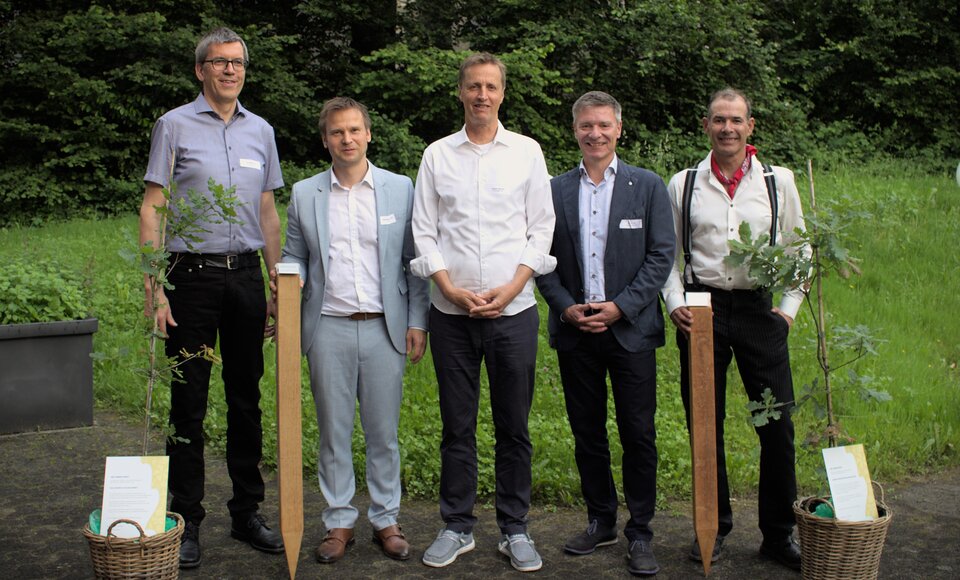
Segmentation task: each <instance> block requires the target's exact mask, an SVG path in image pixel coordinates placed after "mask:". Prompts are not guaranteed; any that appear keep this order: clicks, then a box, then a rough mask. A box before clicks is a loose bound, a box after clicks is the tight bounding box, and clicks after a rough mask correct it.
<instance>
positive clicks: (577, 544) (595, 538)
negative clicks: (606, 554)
mask: <svg viewBox="0 0 960 580" xmlns="http://www.w3.org/2000/svg"><path fill="white" fill-rule="evenodd" d="M616 543H617V530H616V528H608V527H606V526H602V525H600V522H599V521H597V520H590V525H588V526H587V529H586V530H584V531H582V532H580V533H579V534H577V535H576V536H574V537H572V538H570V539H569V540H567V543H566V544H564V545H563V551H564V552H566V553H568V554H573V555H575V556H583V555H585V554H591V553H593V551H594V550H596V549H597V548H599V547H600V546H612V545H613V544H616Z"/></svg>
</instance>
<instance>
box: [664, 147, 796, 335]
mask: <svg viewBox="0 0 960 580" xmlns="http://www.w3.org/2000/svg"><path fill="white" fill-rule="evenodd" d="M711 155H713V152H712V151H711V152H710V153H709V154H708V155H707V157H706V159H704V160H703V161H701V162H700V164H699V165H698V166H697V177H696V181H695V182H694V197H693V199H692V202H691V205H690V223H691V235H690V240H691V258H690V266H691V268H692V269H693V271H694V272H695V273H696V275H697V278H698V279H699V281H700V283H701V284H705V285H707V286H711V287H713V288H719V289H721V290H750V289H754V288H756V284H755V282H754V280H752V279H751V278H750V276H749V275H748V272H747V269H746V268H745V267H733V266H731V265H729V264H727V263H726V262H724V258H725V257H727V256H728V255H729V254H730V247H729V245H728V242H729V241H730V240H738V239H740V224H741V223H742V222H747V223H749V224H750V229H751V230H752V231H753V235H754V236H758V235H760V234H762V233H763V232H767V233H769V232H770V219H771V217H772V215H773V214H772V213H771V210H770V198H769V196H768V195H767V184H766V182H765V181H764V179H763V165H762V164H761V162H760V160H759V159H758V158H757V157H754V158H753V160H752V162H751V163H750V169H749V170H748V171H747V173H746V175H744V176H743V180H742V181H741V182H740V185H739V186H737V190H736V192H735V193H734V196H733V198H732V199H731V198H730V196H729V195H727V192H726V190H725V189H724V187H723V185H721V183H720V181H719V180H718V179H717V177H716V176H715V175H714V174H713V171H711V170H710V156H711ZM773 172H774V175H775V176H776V182H777V205H778V210H777V214H778V224H777V242H778V243H783V240H784V237H785V236H786V237H787V239H788V240H789V236H794V235H795V234H794V231H795V230H796V229H797V228H800V229H801V230H803V229H805V228H804V224H803V208H802V206H801V205H800V194H799V193H798V192H797V185H796V183H795V182H794V178H793V172H792V171H790V170H789V169H786V168H783V167H776V166H774V167H773ZM686 175H687V172H686V171H681V172H679V173H677V174H676V175H674V176H673V178H672V179H671V180H670V184H669V185H668V186H667V192H668V193H669V194H670V201H671V203H672V204H673V216H674V226H675V228H676V229H675V231H676V232H677V259H676V261H675V264H674V268H673V269H672V270H671V271H670V277H669V278H667V283H666V285H664V287H663V300H664V302H665V303H666V306H667V312H673V311H674V310H676V309H677V308H678V307H680V306H685V305H686V301H685V299H684V290H683V279H682V276H683V267H684V263H683V246H682V244H683V240H682V235H681V232H683V224H682V219H683V212H682V211H681V204H682V203H683V185H684V180H685V179H686ZM801 251H802V252H804V253H807V254H808V255H809V252H810V248H809V247H808V246H804V247H803V248H802V249H801ZM688 277H689V274H688ZM688 281H689V280H688ZM802 303H803V291H802V290H801V289H799V288H794V289H792V290H789V291H787V292H784V293H783V296H782V297H781V300H780V306H779V307H780V310H781V311H782V312H783V313H784V314H786V315H787V316H789V317H791V318H796V316H797V311H799V310H800V305H801V304H802Z"/></svg>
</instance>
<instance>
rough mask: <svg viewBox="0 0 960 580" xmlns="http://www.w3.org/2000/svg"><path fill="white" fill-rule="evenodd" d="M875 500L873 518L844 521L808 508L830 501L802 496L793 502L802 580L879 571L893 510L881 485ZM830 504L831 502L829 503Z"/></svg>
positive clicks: (861, 575)
mask: <svg viewBox="0 0 960 580" xmlns="http://www.w3.org/2000/svg"><path fill="white" fill-rule="evenodd" d="M876 485H877V487H878V488H879V489H880V499H879V500H877V512H878V513H879V516H880V517H878V518H877V519H875V520H872V521H868V522H844V521H839V520H836V519H834V518H821V517H819V516H816V515H814V514H813V513H812V512H813V510H814V509H816V507H817V505H818V504H821V503H826V504H829V503H830V502H829V501H828V500H826V499H823V498H819V497H806V498H803V499H799V500H797V501H796V502H794V504H793V513H794V515H795V516H796V518H797V529H798V530H799V532H800V549H801V574H802V576H803V578H805V579H806V580H828V579H830V580H837V579H844V580H846V579H850V578H856V579H861V578H864V579H869V578H876V577H877V574H878V572H879V571H880V554H881V552H883V542H884V540H885V539H886V537H887V528H888V527H889V526H890V519H891V518H892V517H893V512H891V511H890V508H888V507H887V506H886V504H884V501H883V488H882V487H880V486H879V484H876ZM830 507H831V508H832V507H833V506H832V505H831V506H830Z"/></svg>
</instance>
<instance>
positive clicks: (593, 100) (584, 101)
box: [573, 91, 622, 124]
mask: <svg viewBox="0 0 960 580" xmlns="http://www.w3.org/2000/svg"><path fill="white" fill-rule="evenodd" d="M587 107H610V108H611V109H613V115H614V116H615V117H616V118H617V122H618V123H620V122H621V116H622V115H621V113H622V110H621V109H620V103H618V102H617V100H616V99H614V98H613V97H612V96H610V95H608V94H607V93H605V92H603V91H590V92H589V93H584V94H583V95H581V96H580V98H579V99H577V102H575V103H574V104H573V122H574V124H576V122H577V115H579V114H580V111H582V110H584V109H586V108H587Z"/></svg>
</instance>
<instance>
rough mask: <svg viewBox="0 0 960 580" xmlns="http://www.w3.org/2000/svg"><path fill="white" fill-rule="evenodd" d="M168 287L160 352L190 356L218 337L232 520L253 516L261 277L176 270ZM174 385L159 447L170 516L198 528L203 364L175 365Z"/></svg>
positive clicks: (259, 492)
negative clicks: (166, 467) (168, 320)
mask: <svg viewBox="0 0 960 580" xmlns="http://www.w3.org/2000/svg"><path fill="white" fill-rule="evenodd" d="M169 278H170V282H171V283H172V284H173V285H174V286H175V287H176V288H175V289H173V290H167V291H166V295H167V299H168V300H169V301H170V307H171V309H172V313H173V318H174V320H176V322H177V326H175V327H169V326H168V327H167V330H168V334H169V338H168V339H167V341H166V353H167V356H168V357H170V358H178V359H179V358H182V357H180V351H181V349H186V351H187V352H190V353H193V352H197V351H198V350H199V349H200V347H201V346H202V345H206V346H209V347H211V348H212V347H213V346H214V345H215V344H216V341H217V337H218V335H219V338H220V354H221V356H222V358H223V372H222V376H223V383H224V389H225V397H226V402H227V470H228V472H229V474H230V479H231V480H232V482H233V497H232V499H230V501H228V502H227V508H228V509H229V510H230V514H231V515H232V516H243V515H246V514H249V513H252V512H254V511H256V510H257V507H258V504H259V503H260V502H262V501H263V491H264V486H263V478H262V477H261V475H260V468H259V464H260V458H261V455H262V439H263V434H262V431H261V425H260V377H262V376H263V325H264V322H265V320H266V299H265V297H264V286H263V274H262V273H261V271H260V267H259V264H258V265H257V267H249V268H242V269H239V270H227V269H225V268H212V267H208V266H203V267H200V266H195V265H191V266H186V265H178V266H177V267H176V268H174V269H173V270H172V271H171V272H170V276H169ZM179 368H180V371H181V372H182V373H183V375H182V378H181V379H179V380H178V379H175V380H174V381H173V384H172V385H171V389H170V399H171V400H170V424H171V425H172V426H173V428H174V434H175V437H176V439H172V440H169V441H168V443H167V454H168V455H169V456H170V478H169V480H170V485H169V487H170V493H171V495H172V496H173V500H172V501H171V503H170V510H171V511H174V512H177V513H179V514H181V515H182V516H183V518H184V519H185V520H186V521H192V522H194V523H200V521H202V520H203V517H204V515H205V511H204V508H203V506H202V505H201V502H202V500H203V487H204V467H203V442H204V439H203V419H204V417H205V416H206V412H207V392H208V390H209V385H210V370H211V363H209V362H207V361H205V360H202V359H193V360H191V361H189V362H187V363H185V364H184V365H182V366H181V367H179Z"/></svg>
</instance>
